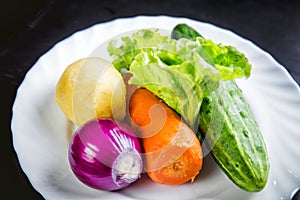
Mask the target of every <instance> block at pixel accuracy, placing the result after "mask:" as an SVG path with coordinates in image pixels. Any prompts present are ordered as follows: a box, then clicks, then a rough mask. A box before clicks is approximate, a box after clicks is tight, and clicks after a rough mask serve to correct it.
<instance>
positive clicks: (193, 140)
mask: <svg viewBox="0 0 300 200" xmlns="http://www.w3.org/2000/svg"><path fill="white" fill-rule="evenodd" d="M129 113H130V117H131V121H132V123H133V124H134V127H136V128H137V132H138V133H139V134H140V135H139V137H141V142H142V145H143V149H144V160H145V170H146V171H147V174H148V176H149V177H150V178H151V179H152V180H153V181H154V182H156V183H160V184H172V185H177V184H182V183H185V182H187V181H189V180H191V181H192V182H193V181H194V178H195V177H196V176H197V175H198V173H199V171H200V170H201V168H202V150H201V145H200V142H199V140H198V138H197V137H196V134H195V133H194V132H193V131H192V129H191V128H190V127H189V126H188V125H187V124H186V123H184V122H183V121H182V120H181V118H180V116H179V115H178V114H177V113H176V112H175V111H173V110H172V109H171V108H169V107H168V106H167V105H166V104H165V103H164V102H163V101H162V100H161V99H159V98H158V97H157V96H155V95H154V94H153V93H151V92H150V91H149V90H147V89H144V88H139V89H137V90H135V92H134V93H133V94H132V96H131V98H130V100H129Z"/></svg>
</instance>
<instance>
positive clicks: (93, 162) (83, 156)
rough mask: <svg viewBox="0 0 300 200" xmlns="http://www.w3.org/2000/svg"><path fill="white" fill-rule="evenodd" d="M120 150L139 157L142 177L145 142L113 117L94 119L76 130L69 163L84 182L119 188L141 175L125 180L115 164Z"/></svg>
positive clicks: (70, 148) (96, 185)
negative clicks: (142, 157)
mask: <svg viewBox="0 0 300 200" xmlns="http://www.w3.org/2000/svg"><path fill="white" fill-rule="evenodd" d="M122 153H123V154H122ZM120 154H122V155H124V154H127V155H128V154H130V155H133V156H134V157H135V158H137V159H136V160H137V162H138V163H140V167H139V169H138V174H136V176H137V178H138V177H139V176H140V173H141V172H142V166H143V164H142V163H141V162H142V159H141V155H140V154H141V145H140V143H139V140H138V138H137V137H136V136H135V134H134V132H133V130H132V129H131V128H130V127H129V126H128V125H127V124H125V123H122V122H117V121H114V120H113V119H110V118H100V119H94V120H91V121H89V122H87V123H85V124H84V125H82V126H81V127H80V128H78V129H77V130H76V131H75V133H74V136H73V138H72V139H71V143H70V146H69V163H70V166H71V169H72V171H73V172H74V174H75V175H76V177H77V178H78V179H79V180H80V181H81V182H83V183H84V184H86V185H88V186H90V187H92V188H95V189H101V190H119V189H122V188H124V187H127V186H128V185H129V184H130V183H132V182H134V181H135V180H136V179H137V178H136V179H133V180H123V179H122V177H118V176H119V175H118V174H117V175H116V173H115V170H114V169H113V168H114V167H113V166H114V163H115V162H116V159H117V158H118V156H119V155H120ZM119 158H120V157H119ZM114 177H115V178H114Z"/></svg>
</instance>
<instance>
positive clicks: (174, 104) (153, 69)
mask: <svg viewBox="0 0 300 200" xmlns="http://www.w3.org/2000/svg"><path fill="white" fill-rule="evenodd" d="M121 43H122V44H121V45H120V46H117V41H114V40H113V41H110V42H109V45H108V47H107V50H108V52H109V55H110V56H111V57H112V58H113V65H114V66H115V68H116V69H118V70H119V71H121V70H122V69H126V70H128V71H129V72H130V73H132V75H133V76H132V78H131V79H130V80H129V83H130V84H136V85H138V86H139V87H144V88H147V89H148V90H150V91H151V92H152V93H154V94H155V95H157V96H158V97H160V98H161V99H162V100H163V101H164V102H165V103H166V104H167V105H168V106H169V107H171V108H172V109H174V110H175V111H176V112H177V113H178V114H180V115H181V117H182V118H183V119H184V120H185V121H186V122H187V123H188V124H189V125H190V127H191V128H193V129H194V128H197V127H198V126H197V124H195V123H196V122H197V119H198V115H199V110H200V106H201V102H202V100H203V98H204V97H206V96H207V95H209V94H210V92H211V91H213V90H215V89H216V88H217V87H218V84H219V81H220V80H232V79H234V78H241V77H248V76H249V75H250V70H251V65H250V64H249V63H248V61H247V59H245V56H244V55H243V54H241V53H239V52H238V51H237V50H236V49H234V48H233V47H230V46H226V47H224V46H222V45H220V44H219V45H217V44H215V43H213V42H212V41H211V40H205V39H203V38H201V37H197V39H196V40H195V41H191V40H189V39H186V38H181V39H179V40H175V39H172V38H171V37H170V36H165V35H161V34H160V33H159V31H158V29H145V30H139V31H137V32H135V33H133V34H132V36H130V37H129V36H126V37H123V38H121ZM228 63H229V64H228Z"/></svg>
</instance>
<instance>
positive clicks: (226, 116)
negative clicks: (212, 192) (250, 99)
mask: <svg viewBox="0 0 300 200" xmlns="http://www.w3.org/2000/svg"><path fill="white" fill-rule="evenodd" d="M199 127H200V131H201V132H202V134H203V135H202V136H203V138H204V140H205V142H206V145H208V147H209V149H211V154H212V155H213V157H214V159H215V161H216V162H217V164H218V165H219V166H220V167H221V169H222V170H223V171H224V172H225V173H226V175H227V176H228V177H229V178H230V179H231V180H232V181H233V182H234V183H235V184H236V185H237V186H239V187H240V188H242V189H243V190H246V191H249V192H259V191H261V190H262V189H263V188H264V187H265V185H266V183H267V180H268V173H269V162H268V155H267V150H266V146H265V143H264V140H263V137H262V135H261V132H260V129H259V127H258V124H257V123H256V121H255V119H254V116H253V114H252V113H251V111H250V108H249V105H248V103H247V102H246V101H245V99H244V97H243V94H242V91H241V89H240V88H239V87H238V86H237V84H236V83H235V81H223V82H220V86H219V88H218V89H217V90H215V91H213V92H212V93H211V94H210V95H209V96H208V97H206V98H205V99H204V101H203V102H202V105H201V110H200V117H199ZM198 136H199V137H201V136H200V135H198Z"/></svg>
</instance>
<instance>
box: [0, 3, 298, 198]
mask: <svg viewBox="0 0 300 200" xmlns="http://www.w3.org/2000/svg"><path fill="white" fill-rule="evenodd" d="M0 9H1V10H0V13H1V18H0V19H1V24H0V26H1V33H0V34H1V37H0V39H1V40H0V45H1V48H0V55H1V60H0V64H1V65H0V67H1V68H0V87H1V88H0V89H1V90H0V91H1V103H0V106H1V107H0V111H1V122H2V123H0V124H1V125H2V126H1V127H2V129H1V130H2V131H1V134H0V135H1V139H0V141H1V145H0V148H1V149H0V152H1V160H2V161H1V164H0V166H1V180H2V187H1V195H2V196H8V197H9V199H42V196H41V195H40V194H39V193H38V192H36V191H35V190H34V189H33V188H32V186H31V184H30V182H29V181H28V179H27V177H26V176H25V174H24V173H23V171H22V169H21V168H20V166H19V164H18V158H17V155H16V153H15V152H14V149H13V144H12V135H11V130H10V121H11V116H12V105H13V101H14V98H15V95H16V90H17V88H18V86H19V85H20V84H21V82H22V80H23V78H24V76H25V74H26V72H27V71H28V70H29V69H30V68H31V66H32V65H34V63H35V62H36V61H37V59H38V58H39V57H40V56H41V55H43V54H44V53H45V52H46V51H47V50H48V49H49V48H51V47H52V46H53V45H54V44H55V43H57V42H59V41H61V40H63V39H64V38H66V37H68V36H70V35H71V34H72V33H74V32H76V31H78V30H82V29H84V28H87V27H89V26H91V25H93V24H95V23H101V22H105V21H109V20H112V19H116V18H121V17H131V16H136V15H169V16H180V17H187V18H191V19H196V20H199V21H204V22H209V23H212V24H215V25H217V26H220V27H223V28H226V29H229V30H232V31H233V32H235V33H237V34H239V35H241V36H242V37H244V38H247V39H249V40H251V41H252V42H254V43H255V44H256V45H258V46H259V47H260V48H262V49H264V50H266V51H267V52H269V53H270V54H271V55H272V56H273V57H274V58H275V59H276V60H277V61H278V62H279V63H280V64H282V65H283V66H284V67H286V69H287V70H288V71H289V73H290V74H291V75H292V77H293V78H294V79H295V80H296V81H297V83H298V84H299V83H300V64H299V63H300V20H299V19H300V1H298V0H290V1H280V0H278V1H271V0H257V1H239V0H231V1H216V0H184V1H175V0H165V1H163V0H151V1H141V0H127V1H126V0H114V1H112V0H95V1H80V0H72V1H71V0H70V1H67V0H61V1H59V0H57V1H55V0H50V1H43V0H27V1H21V0H19V1H16V0H11V1H9V2H6V3H3V1H2V2H1V3H0ZM32 139H34V138H32Z"/></svg>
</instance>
